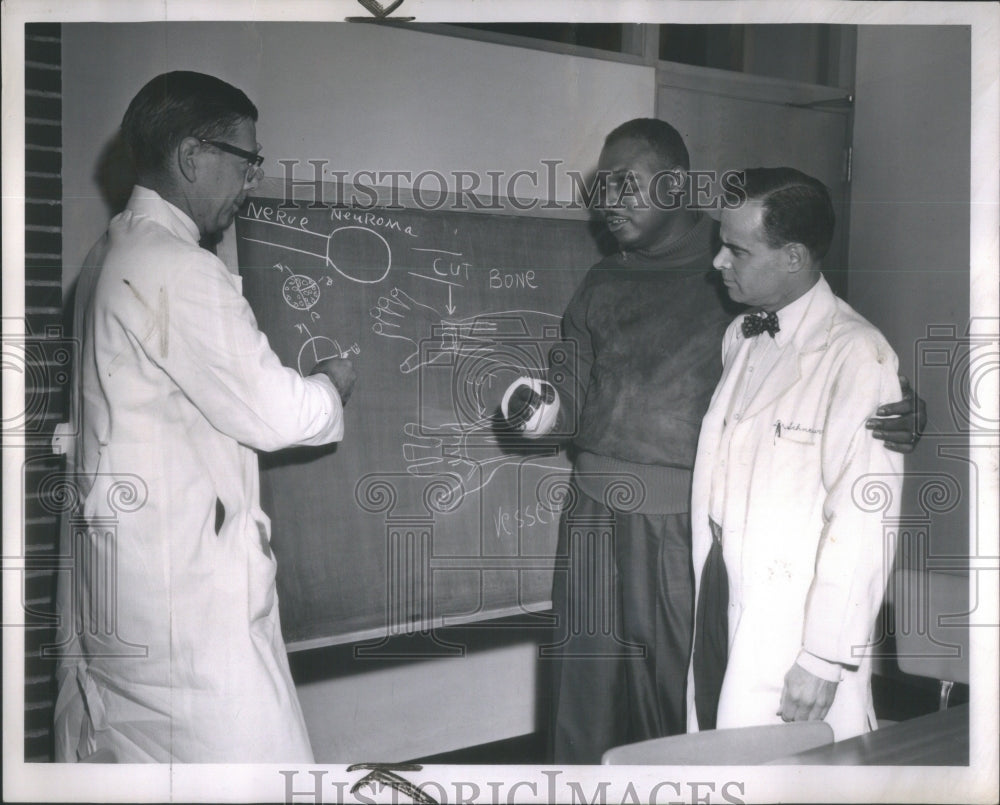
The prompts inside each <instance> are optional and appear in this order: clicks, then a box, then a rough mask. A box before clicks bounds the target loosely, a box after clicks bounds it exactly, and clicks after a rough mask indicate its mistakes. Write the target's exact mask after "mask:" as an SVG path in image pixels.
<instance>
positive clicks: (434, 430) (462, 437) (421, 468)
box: [403, 420, 524, 495]
mask: <svg viewBox="0 0 1000 805" xmlns="http://www.w3.org/2000/svg"><path fill="white" fill-rule="evenodd" d="M491 428H492V423H491V422H490V421H489V420H482V421H481V422H479V423H477V426H473V427H472V428H470V427H469V426H468V425H464V424H460V423H457V422H449V423H445V424H443V425H438V426H427V425H424V426H420V425H418V424H417V423H416V422H407V423H406V424H405V425H404V426H403V432H404V433H405V434H406V438H405V440H404V441H403V458H404V459H405V461H406V471H407V472H408V473H410V474H411V475H419V476H435V477H439V478H441V479H442V480H444V481H445V483H447V484H448V485H449V486H450V487H451V488H452V490H453V491H454V493H455V494H459V495H468V494H471V493H473V492H476V491H478V490H480V489H482V488H483V487H484V486H486V485H487V484H488V483H489V482H490V481H491V480H492V479H493V476H494V475H496V473H497V471H498V470H499V469H501V468H502V467H504V466H506V465H508V464H517V463H520V462H522V461H524V456H519V455H512V454H510V453H505V452H503V449H502V448H503V442H502V439H501V437H498V436H497V434H495V433H494V432H493V430H492V429H491Z"/></svg>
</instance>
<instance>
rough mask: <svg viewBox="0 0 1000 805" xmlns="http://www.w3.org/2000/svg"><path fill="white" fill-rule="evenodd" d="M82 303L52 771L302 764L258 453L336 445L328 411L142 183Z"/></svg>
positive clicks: (100, 256) (328, 387)
mask: <svg viewBox="0 0 1000 805" xmlns="http://www.w3.org/2000/svg"><path fill="white" fill-rule="evenodd" d="M97 269H99V271H98V270H97ZM77 293H78V297H79V298H78V304H77V311H78V317H77V335H78V336H80V337H82V339H83V345H82V358H81V365H80V367H79V372H78V375H79V384H78V386H77V393H78V394H79V400H80V405H81V417H80V422H79V435H78V438H77V439H76V444H75V446H74V452H75V455H74V456H72V457H71V462H72V463H71V465H70V466H74V467H75V470H76V473H77V475H76V480H77V482H78V483H77V486H78V488H79V498H80V505H79V512H82V514H83V516H84V518H85V521H86V523H87V528H86V529H82V531H84V532H85V533H83V534H78V535H77V536H76V537H75V538H70V537H69V536H68V535H67V539H68V540H69V542H68V543H67V544H66V545H64V552H66V553H68V554H70V555H71V556H72V558H73V564H74V568H75V570H74V575H75V587H76V589H73V587H72V586H71V585H70V584H68V583H63V584H61V586H60V593H59V603H60V608H61V613H62V620H61V627H62V632H61V633H62V636H63V638H64V639H65V640H66V641H67V643H66V645H65V646H64V652H63V660H62V663H61V667H60V670H59V674H58V676H59V682H60V690H59V696H58V701H57V704H56V746H57V759H59V760H74V759H77V758H82V757H85V756H87V755H89V754H90V753H92V752H95V751H98V750H110V751H111V752H112V753H113V754H114V756H115V758H116V759H117V760H118V761H119V762H152V761H181V762H185V761H186V762H266V761H272V762H302V763H306V762H311V761H312V750H311V748H310V745H309V738H308V735H307V733H306V729H305V724H304V721H303V718H302V712H301V710H300V707H299V703H298V699H297V697H296V693H295V688H294V685H293V683H292V679H291V676H290V673H289V669H288V660H287V657H286V654H285V647H284V643H283V641H282V637H281V627H280V621H279V615H278V601H277V598H276V595H275V581H274V580H275V560H274V557H273V556H272V555H271V550H270V545H269V540H270V521H269V520H268V518H267V516H266V515H265V514H264V512H263V511H261V508H260V501H259V488H258V469H257V456H256V453H255V452H254V451H255V450H275V449H278V448H282V447H287V446H290V445H296V444H298V445H319V444H325V443H328V442H333V441H338V440H340V439H341V438H342V436H343V408H342V405H341V401H340V397H339V395H338V394H337V392H336V390H335V388H334V386H333V384H332V383H331V382H330V381H329V379H327V378H326V377H319V376H317V377H309V378H302V377H300V376H299V374H298V373H297V372H296V371H294V370H291V369H288V368H286V367H284V366H282V365H281V363H280V362H279V360H278V357H277V356H276V355H275V354H274V352H272V351H271V349H270V347H269V346H268V343H267V339H266V337H265V336H264V335H263V334H262V333H261V332H260V331H259V330H258V329H257V325H256V322H255V320H254V316H253V314H252V312H251V310H250V307H249V305H248V304H247V302H246V300H245V299H244V298H243V296H242V294H241V279H240V278H239V277H238V276H235V275H233V274H232V273H231V272H230V271H228V270H227V268H226V266H225V265H224V264H223V263H222V262H221V261H220V260H219V259H218V258H217V257H215V256H214V255H212V254H211V253H210V252H208V251H206V250H204V249H201V248H199V246H198V230H197V227H196V225H195V224H194V222H193V221H192V220H191V219H190V218H189V217H188V216H187V215H185V214H184V213H183V212H181V211H180V210H179V209H178V208H176V207H174V206H173V205H171V204H169V203H168V202H166V201H164V200H163V199H162V198H160V197H159V196H158V195H157V194H156V193H154V192H152V191H150V190H147V189H145V188H142V187H136V188H135V190H134V192H133V195H132V198H131V199H130V201H129V203H128V207H127V208H126V210H125V211H124V212H123V213H122V214H121V215H118V216H116V217H115V218H114V219H113V220H112V221H111V224H110V225H109V228H108V231H107V233H106V234H105V236H104V238H103V239H102V240H101V241H100V242H99V243H98V244H97V245H96V246H95V247H94V249H93V251H92V252H91V254H90V255H89V256H88V259H87V264H86V266H85V269H84V272H83V275H82V277H81V280H80V284H79V287H78V290H77ZM321 493H322V492H321V490H319V489H318V490H317V494H321ZM217 501H218V503H217ZM217 507H221V509H222V510H224V519H223V520H222V522H221V526H220V527H219V528H218V532H216V524H217ZM79 512H78V513H79ZM80 530H81V529H78V531H80ZM63 581H64V582H67V581H68V579H64V580H63ZM102 754H104V753H102Z"/></svg>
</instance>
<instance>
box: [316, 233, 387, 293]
mask: <svg viewBox="0 0 1000 805" xmlns="http://www.w3.org/2000/svg"><path fill="white" fill-rule="evenodd" d="M334 241H337V243H336V244H335V243H334ZM338 251H339V252H341V253H342V254H343V256H342V257H338V259H339V261H340V262H339V263H338V262H337V261H335V260H334V259H333V255H334V254H335V253H336V252H338ZM347 255H355V256H354V257H353V258H351V259H348V257H347ZM326 262H327V263H329V265H330V266H331V268H333V269H334V270H335V271H336V272H337V273H338V274H340V276H342V277H343V278H344V279H348V280H350V281H351V282H360V283H362V284H363V285H374V284H376V283H378V282H381V281H382V280H384V279H385V278H386V277H387V276H389V269H390V268H392V249H391V248H390V247H389V241H387V240H386V239H385V238H383V237H382V236H381V235H380V234H379V233H378V232H376V231H375V230H373V229H369V228H368V227H366V226H342V227H340V228H339V229H334V230H333V232H331V233H330V237H329V239H328V240H327V242H326Z"/></svg>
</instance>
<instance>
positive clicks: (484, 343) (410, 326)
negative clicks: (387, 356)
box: [368, 288, 497, 374]
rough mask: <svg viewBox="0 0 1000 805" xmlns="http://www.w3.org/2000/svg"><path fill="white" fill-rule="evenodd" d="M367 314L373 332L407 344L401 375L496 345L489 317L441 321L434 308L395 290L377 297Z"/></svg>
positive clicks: (494, 333) (492, 323) (492, 322)
mask: <svg viewBox="0 0 1000 805" xmlns="http://www.w3.org/2000/svg"><path fill="white" fill-rule="evenodd" d="M368 315H369V316H371V317H372V318H373V319H375V321H374V322H373V323H372V331H373V332H374V333H376V334H377V335H381V336H383V337H384V338H395V339H398V340H401V341H405V342H406V343H407V344H408V345H409V347H408V349H409V350H410V352H409V353H408V354H407V356H406V357H405V358H404V359H403V361H402V363H400V364H399V370H400V371H401V372H402V373H403V374H409V373H410V372H414V371H416V370H417V369H419V368H420V367H421V366H426V365H428V364H432V363H435V362H437V361H440V360H444V359H447V358H451V357H453V356H454V355H455V354H459V353H461V354H468V353H470V352H473V351H475V350H478V349H484V348H488V347H490V346H492V345H495V344H496V334H497V322H496V321H493V320H492V318H490V317H485V316H470V317H468V318H465V319H448V318H444V317H442V315H441V313H440V312H439V311H438V310H437V308H434V307H431V306H430V305H426V304H424V303H423V302H419V301H417V300H416V299H414V298H413V297H412V296H410V295H409V294H408V293H406V292H405V291H402V290H400V289H399V288H393V289H392V290H391V291H390V292H389V293H388V295H386V296H380V297H379V298H378V302H377V303H376V306H375V307H373V308H371V309H370V310H369V311H368ZM422 343H423V344H424V349H423V355H422V354H421V344H422Z"/></svg>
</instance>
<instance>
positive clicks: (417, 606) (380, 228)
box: [236, 198, 600, 649]
mask: <svg viewBox="0 0 1000 805" xmlns="http://www.w3.org/2000/svg"><path fill="white" fill-rule="evenodd" d="M236 246H237V252H238V260H239V265H240V274H241V276H242V277H243V291H244V295H245V296H246V298H247V299H248V300H249V302H250V305H251V307H252V308H253V310H254V313H255V316H256V317H257V321H258V324H259V326H260V328H261V329H262V330H263V331H264V332H265V333H266V334H267V336H268V339H269V341H270V343H271V346H272V348H273V349H274V350H275V352H276V353H277V354H278V355H279V356H280V357H281V359H282V361H283V362H284V363H285V365H287V366H291V367H294V368H296V369H297V370H299V371H300V372H302V373H303V374H306V373H308V372H309V371H310V370H311V369H312V367H313V365H314V364H315V363H316V361H317V360H318V359H322V358H324V357H328V356H331V355H344V356H350V357H351V359H352V360H353V362H354V366H355V369H356V371H357V373H358V382H357V386H356V387H355V391H354V395H353V397H352V399H351V400H350V402H349V404H348V406H347V409H346V424H345V427H346V433H345V438H344V440H343V442H341V443H340V444H338V445H336V446H330V447H325V448H308V449H306V448H297V449H292V450H286V451H282V452H280V453H275V454H272V455H270V456H262V461H261V466H262V473H261V495H262V501H263V505H264V508H265V510H266V511H267V512H268V514H269V515H270V516H271V519H272V543H273V546H274V550H275V553H276V555H277V558H278V594H279V598H280V601H281V610H282V624H283V631H284V635H285V639H286V642H287V643H288V644H289V648H291V649H296V648H309V647H314V646H320V645H327V644H333V643H343V642H349V641H368V642H371V641H374V643H373V645H378V644H379V641H380V640H381V641H385V640H387V639H388V638H389V637H393V636H396V635H400V634H418V633H419V634H433V632H432V630H433V629H436V628H437V627H439V626H443V625H449V624H457V623H464V622H470V621H476V620H486V619H491V618H496V617H501V616H507V615H511V614H514V613H519V612H531V611H535V610H538V609H541V608H544V607H545V606H546V605H547V602H548V601H549V599H550V597H551V584H552V572H553V571H552V568H553V562H554V557H553V555H554V553H555V545H556V534H557V524H558V518H559V513H560V510H561V504H562V500H563V498H564V495H565V486H566V482H567V477H568V476H567V473H568V466H569V465H568V462H567V460H566V459H565V457H564V456H563V455H562V454H561V453H560V452H559V451H558V449H557V445H556V443H555V442H554V441H553V440H544V439H542V440H534V441H530V440H525V439H521V438H512V437H511V436H510V435H509V434H505V433H504V432H503V430H502V429H501V428H499V427H498V426H497V418H496V413H497V410H498V407H499V403H500V399H501V397H502V394H503V391H504V390H505V389H506V387H507V386H508V385H509V384H510V382H511V381H512V380H514V379H515V378H516V377H518V376H521V375H533V376H539V375H540V374H541V373H542V372H543V371H544V370H545V369H546V366H547V355H548V353H549V350H550V347H552V345H553V344H555V343H557V342H558V341H559V331H560V330H559V327H560V320H561V315H562V312H563V310H564V309H565V306H566V304H567V302H568V301H569V299H570V297H571V295H572V293H573V291H574V289H575V288H576V287H577V285H578V284H579V283H580V281H581V279H582V278H583V275H584V274H585V273H586V270H587V268H589V266H590V265H592V264H593V263H594V262H595V261H596V260H597V259H599V257H600V254H599V250H598V246H597V244H596V242H595V240H594V238H593V237H592V235H591V227H590V224H589V222H588V221H587V220H580V219H575V220H573V219H566V218H553V217H538V216H530V215H507V214H494V213H490V214H486V213H481V212H461V211H456V210H451V209H448V210H446V209H437V210H427V209H403V208H363V207H349V206H335V205H332V204H323V205H316V204H312V205H310V204H307V203H305V202H299V203H298V204H297V205H296V206H294V207H287V206H285V207H283V206H282V202H281V201H280V200H278V199H274V198H253V199H251V200H250V202H249V204H248V205H247V207H246V208H245V209H244V210H243V211H242V212H241V214H240V216H239V217H238V218H237V221H236ZM553 358H554V360H553V365H552V367H551V369H550V370H551V371H554V372H561V371H568V370H571V369H572V362H573V361H574V360H575V355H573V354H572V349H567V350H557V351H556V353H554V356H553Z"/></svg>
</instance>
